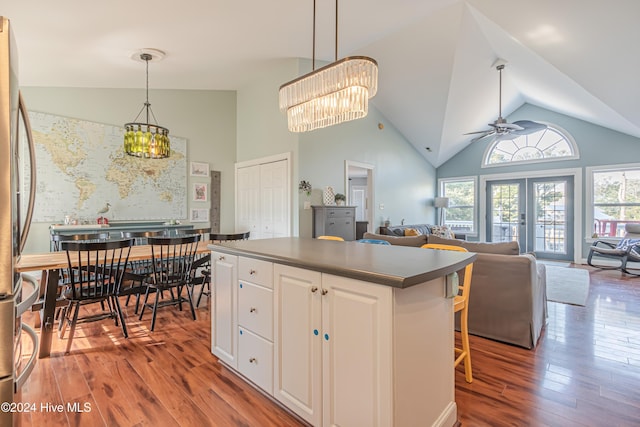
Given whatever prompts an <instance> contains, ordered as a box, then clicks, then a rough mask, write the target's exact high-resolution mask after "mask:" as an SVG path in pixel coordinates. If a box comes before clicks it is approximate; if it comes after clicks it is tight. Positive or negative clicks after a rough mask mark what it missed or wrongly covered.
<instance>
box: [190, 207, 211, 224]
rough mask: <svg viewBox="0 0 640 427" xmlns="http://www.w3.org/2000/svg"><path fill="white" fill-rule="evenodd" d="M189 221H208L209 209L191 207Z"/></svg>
mask: <svg viewBox="0 0 640 427" xmlns="http://www.w3.org/2000/svg"><path fill="white" fill-rule="evenodd" d="M189 220H190V221H191V222H209V209H191V216H190V218H189Z"/></svg>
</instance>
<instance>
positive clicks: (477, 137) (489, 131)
mask: <svg viewBox="0 0 640 427" xmlns="http://www.w3.org/2000/svg"><path fill="white" fill-rule="evenodd" d="M474 133H478V132H474ZM495 133H496V131H495V130H488V131H485V132H483V133H482V135H478V136H476V137H475V138H472V139H471V142H476V141H480V140H481V139H482V138H486V137H487V136H489V135H493V134H495Z"/></svg>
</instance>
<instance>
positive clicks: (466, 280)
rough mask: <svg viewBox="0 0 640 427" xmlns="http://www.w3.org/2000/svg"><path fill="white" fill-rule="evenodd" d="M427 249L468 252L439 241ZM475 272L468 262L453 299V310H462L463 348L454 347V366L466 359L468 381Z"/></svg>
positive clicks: (469, 377)
mask: <svg viewBox="0 0 640 427" xmlns="http://www.w3.org/2000/svg"><path fill="white" fill-rule="evenodd" d="M421 247H422V248H425V249H436V250H446V251H458V252H468V251H467V250H466V249H465V248H463V247H461V246H453V245H443V244H439V243H427V244H425V245H422V246H421ZM472 273H473V263H471V264H467V265H466V266H465V268H464V277H463V281H462V285H461V286H459V288H458V289H459V293H458V295H456V296H455V297H454V299H453V312H454V313H458V312H460V338H461V342H462V348H458V347H454V352H455V353H456V354H457V357H456V359H455V361H454V363H453V366H454V368H455V367H456V366H458V365H459V364H460V362H462V361H463V360H464V377H465V380H466V381H467V382H468V383H471V382H472V381H473V373H472V371H471V346H470V345H469V292H470V291H471V274H472Z"/></svg>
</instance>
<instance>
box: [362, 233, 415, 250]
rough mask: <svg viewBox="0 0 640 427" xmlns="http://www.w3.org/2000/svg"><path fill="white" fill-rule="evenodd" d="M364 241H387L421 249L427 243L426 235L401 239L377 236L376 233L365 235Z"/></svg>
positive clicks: (384, 235) (398, 237)
mask: <svg viewBox="0 0 640 427" xmlns="http://www.w3.org/2000/svg"><path fill="white" fill-rule="evenodd" d="M362 238H363V239H377V240H385V241H387V242H389V243H391V244H392V245H399V246H417V247H420V246H422V245H424V244H425V243H427V236H426V235H423V234H421V235H419V236H411V237H400V236H388V235H386V234H375V233H364V235H363V236H362Z"/></svg>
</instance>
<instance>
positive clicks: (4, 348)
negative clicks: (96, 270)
mask: <svg viewBox="0 0 640 427" xmlns="http://www.w3.org/2000/svg"><path fill="white" fill-rule="evenodd" d="M20 135H26V136H27V137H26V138H22V139H24V140H20V139H21V138H20ZM21 144H27V146H28V147H29V148H30V149H29V150H27V151H26V152H29V153H30V154H29V158H30V160H29V161H28V162H26V164H27V165H28V167H25V168H24V169H25V170H27V171H26V172H28V174H29V176H30V179H31V181H30V186H29V190H28V191H26V192H28V193H29V194H21V187H22V184H23V181H22V180H21V178H25V177H23V176H21V175H22V174H23V172H25V171H21V167H20V165H21V163H23V160H25V159H21V155H22V151H23V150H22V148H21ZM35 171H36V169H35V154H34V150H33V138H31V130H30V127H29V118H28V115H27V112H26V108H25V106H24V102H22V97H21V95H20V91H19V89H18V58H17V50H16V43H15V40H14V39H13V35H12V31H11V25H10V21H9V20H8V19H7V18H5V17H2V16H0V404H1V406H0V426H10V425H13V424H14V421H15V419H16V418H17V417H15V415H16V411H17V410H18V407H17V406H16V405H17V404H18V403H20V397H21V396H20V387H21V386H22V384H23V383H24V382H25V380H26V379H27V377H28V376H29V374H30V373H31V370H32V369H33V366H34V365H35V361H36V355H37V354H38V339H37V336H36V334H35V332H34V331H33V329H31V328H30V327H28V326H27V325H25V324H23V323H22V321H21V315H22V313H24V312H25V311H26V310H28V309H29V308H30V307H31V305H32V304H33V302H34V300H35V299H36V298H37V297H38V294H39V289H38V284H37V281H35V280H33V279H32V278H31V277H30V276H27V275H21V274H19V273H17V272H16V271H15V268H14V267H15V264H16V262H17V261H18V260H19V259H20V253H21V251H22V250H23V248H24V244H25V242H26V239H27V234H28V232H29V225H30V223H31V215H32V212H33V206H34V198H35ZM23 198H27V199H28V203H25V205H26V206H27V208H26V209H25V212H21V209H20V203H21V200H22V199H23ZM23 332H24V334H23ZM23 335H24V336H27V337H30V338H31V339H32V340H33V346H32V348H33V351H32V353H31V356H30V357H29V359H28V360H27V361H24V360H23V359H24V358H23V355H22V348H23V342H22V337H23Z"/></svg>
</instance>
